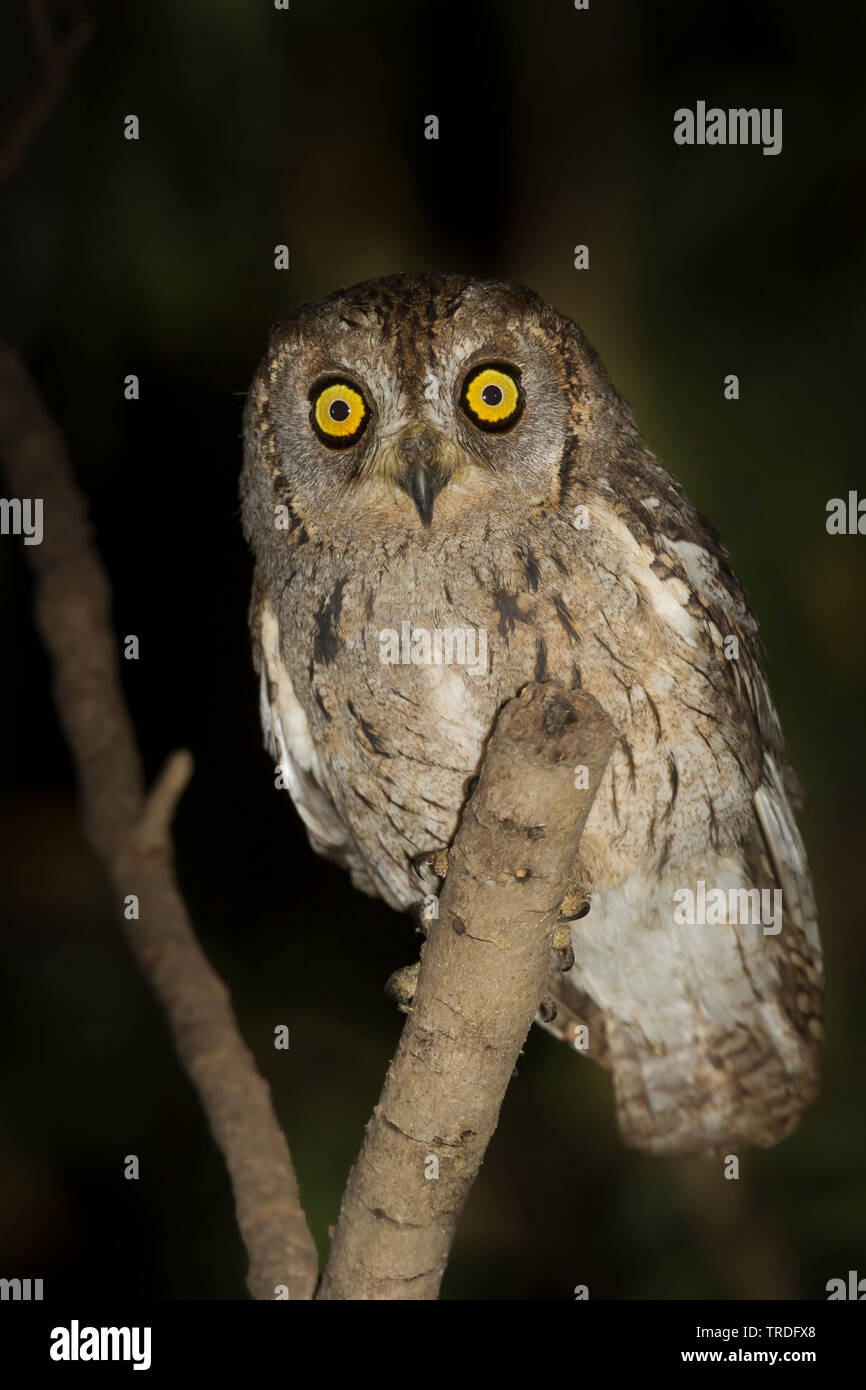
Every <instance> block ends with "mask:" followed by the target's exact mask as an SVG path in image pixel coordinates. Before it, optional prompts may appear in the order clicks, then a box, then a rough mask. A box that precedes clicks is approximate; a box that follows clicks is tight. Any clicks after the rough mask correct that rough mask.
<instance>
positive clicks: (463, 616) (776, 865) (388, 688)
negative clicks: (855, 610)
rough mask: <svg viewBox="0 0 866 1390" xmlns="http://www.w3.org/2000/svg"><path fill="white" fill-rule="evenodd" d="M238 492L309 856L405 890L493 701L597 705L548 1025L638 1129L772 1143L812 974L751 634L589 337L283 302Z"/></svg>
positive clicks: (484, 321)
mask: <svg viewBox="0 0 866 1390" xmlns="http://www.w3.org/2000/svg"><path fill="white" fill-rule="evenodd" d="M242 499H243V519H244V528H245V533H246V536H247V538H248V540H249V542H250V545H251V547H252V550H253V552H254V555H255V579H254V589H253V600H252V608H251V625H252V633H253V649H254V659H255V664H256V668H257V671H258V673H259V678H260V691H261V715H262V723H263V726H264V730H265V737H266V741H267V744H268V747H269V749H270V751H271V755H272V757H273V758H274V760H275V762H276V763H278V764H279V765H280V767H281V769H282V771H283V776H284V778H285V781H286V785H287V786H288V787H289V790H290V792H291V795H292V798H293V800H294V803H295V805H296V807H297V809H298V811H299V813H300V815H301V816H302V818H303V820H304V823H305V825H306V827H307V831H308V833H309V837H310V840H311V842H312V844H313V846H314V847H315V848H316V849H317V850H319V851H320V852H321V853H323V854H326V855H328V856H329V857H330V858H332V859H334V860H336V861H337V862H338V863H340V864H343V865H345V866H346V867H347V868H348V869H349V871H350V872H351V875H352V879H353V881H354V883H355V884H356V886H357V887H359V888H361V889H363V890H364V891H365V892H368V893H375V894H379V895H381V896H382V897H383V898H384V899H385V900H386V901H387V902H388V903H390V904H391V906H392V907H395V908H407V907H409V906H410V905H411V904H413V903H414V902H416V901H418V900H419V899H421V898H423V897H424V896H425V895H427V894H428V893H430V892H435V891H436V890H437V887H438V880H437V879H436V878H435V877H434V876H433V874H432V870H431V868H430V867H429V865H428V864H427V862H426V860H425V854H426V852H429V851H435V850H439V849H441V848H443V847H447V846H448V845H449V844H450V843H451V841H452V839H453V837H454V834H455V831H456V827H457V824H458V820H459V817H460V812H461V808H462V806H463V804H464V802H465V800H466V798H467V788H468V787H469V785H470V783H471V781H472V779H473V778H474V777H475V775H476V774H477V772H478V769H479V765H480V762H481V760H482V758H483V754H484V747H485V740H486V739H487V737H488V735H489V733H490V731H491V729H492V727H493V725H494V723H495V721H496V717H497V714H498V711H499V710H500V709H501V707H502V706H503V704H504V703H505V702H506V701H508V700H510V699H511V698H512V697H513V696H514V695H515V694H516V693H517V692H518V691H519V690H520V689H521V688H522V687H523V686H524V685H525V684H526V683H527V682H529V681H533V680H545V679H557V680H560V681H563V682H565V683H566V684H567V685H569V686H574V687H582V688H583V689H585V690H587V691H589V692H590V693H591V694H592V695H594V696H595V697H596V699H598V701H599V702H600V703H601V704H602V706H603V707H604V708H605V710H606V711H607V713H608V714H609V715H610V717H611V718H612V719H613V721H614V723H615V725H616V727H617V730H618V732H619V740H618V744H617V748H616V751H615V753H614V756H613V758H612V759H611V762H610V764H609V765H608V768H607V771H606V773H605V777H604V780H603V782H602V785H601V788H600V790H599V793H598V796H597V798H596V801H595V803H594V806H593V809H592V811H591V814H590V819H589V821H588V823H587V827H586V831H585V834H584V838H583V843H582V847H581V857H582V859H583V860H584V861H585V864H586V866H587V869H588V871H589V873H590V874H591V878H592V896H591V909H590V911H589V913H588V915H586V916H585V917H583V918H581V919H580V920H579V921H576V922H575V923H574V928H573V944H574V966H573V968H572V969H571V970H570V971H569V972H568V973H567V974H565V975H560V974H557V975H556V977H555V979H553V980H552V982H551V989H552V992H553V993H554V994H555V996H556V1001H557V1008H558V1012H557V1015H556V1017H555V1019H553V1020H552V1021H548V1022H545V1024H544V1026H545V1027H548V1028H549V1029H550V1031H552V1032H554V1033H556V1034H557V1035H558V1036H560V1037H562V1038H563V1039H565V1040H566V1041H568V1042H569V1043H571V1044H572V1045H574V1046H580V1047H583V1046H584V1043H585V1042H586V1039H587V1038H588V1046H587V1048H586V1050H588V1051H589V1053H590V1054H591V1055H592V1056H594V1057H595V1058H596V1059H597V1060H598V1061H600V1062H601V1063H602V1064H603V1065H605V1066H606V1067H608V1068H610V1070H611V1072H612V1075H613V1081H614V1089H615V1096H616V1104H617V1112H618V1117H619V1122H620V1126H621V1128H622V1131H623V1134H624V1137H625V1139H626V1140H627V1142H629V1143H632V1144H635V1145H638V1146H640V1147H642V1148H646V1149H649V1150H652V1151H653V1152H655V1153H663V1154H673V1153H684V1152H703V1153H717V1152H726V1151H727V1150H729V1149H736V1148H737V1146H738V1145H746V1144H761V1145H769V1144H772V1143H775V1142H776V1141H777V1140H779V1139H781V1138H782V1137H784V1136H785V1135H786V1134H788V1133H789V1132H790V1131H791V1130H792V1129H793V1128H794V1126H795V1125H796V1123H797V1120H798V1118H799V1116H800V1114H801V1112H802V1110H803V1109H804V1107H805V1106H806V1105H807V1104H808V1103H809V1101H810V1100H811V1099H812V1098H813V1097H814V1095H815V1093H816V1090H817V1084H818V1068H819V1059H820V1050H821V1037H822V1030H821V1022H820V1018H821V999H822V967H821V951H820V943H819V939H818V931H817V923H816V916H815V907H814V900H813V895H812V887H811V882H810V878H809V869H808V865H807V862H806V857H805V853H804V850H803V845H802V842H801V839H800V835H799V833H798V830H797V826H796V823H795V821H794V817H793V814H792V811H791V800H792V798H795V797H796V782H795V779H794V777H793V774H792V773H791V771H790V768H789V766H788V763H787V760H786V757H785V751H784V746H783V742H782V735H781V731H780V728H779V723H778V719H777V717H776V713H775V710H774V708H773V704H772V701H771V698H770V694H769V691H768V689H767V685H766V682H765V679H764V676H763V674H762V670H761V665H760V648H759V641H758V633H757V624H756V622H755V619H754V617H753V615H752V613H751V610H750V608H749V605H748V602H747V600H746V598H745V596H744V594H743V591H742V589H741V588H740V586H739V584H738V583H737V580H736V579H735V578H734V575H733V574H732V572H731V569H730V567H729V564H728V558H727V554H726V552H725V550H724V549H723V547H722V546H721V544H720V542H719V540H718V537H717V536H716V534H715V532H714V531H713V530H712V528H711V527H710V526H709V525H708V524H707V522H706V521H705V520H704V519H703V518H702V517H701V516H700V514H699V513H698V512H697V511H696V510H695V508H694V507H693V506H692V504H691V503H690V502H689V501H688V499H687V498H686V497H685V496H684V494H683V492H682V491H681V489H680V487H679V486H678V484H677V483H676V482H675V481H674V480H673V478H672V477H671V476H670V474H669V473H668V472H667V471H666V470H665V469H664V468H663V467H662V465H661V464H660V462H659V461H658V459H657V458H655V456H654V455H653V454H652V453H651V452H650V451H649V450H648V449H647V448H646V447H645V446H644V445H643V444H642V442H641V439H640V436H639V434H638V432H637V429H636V427H635V424H634V421H633V419H632V416H631V412H630V410H629V408H628V406H627V404H626V403H625V401H624V400H623V399H622V397H621V396H620V395H619V394H618V393H617V392H616V390H615V389H614V388H613V387H612V386H611V384H610V382H609V381H608V378H607V376H606V374H605V371H604V368H603V367H602V365H601V363H600V361H599V359H598V357H597V356H596V354H595V352H594V351H593V349H592V348H591V347H590V345H589V343H588V342H587V341H586V339H585V338H584V337H583V335H582V334H581V332H580V330H579V329H578V328H577V327H575V325H574V324H573V323H571V322H570V321H569V320H568V319H565V318H563V317H561V316H560V315H559V314H558V313H556V312H555V311H554V310H553V309H551V308H550V307H549V306H548V305H546V304H545V303H543V302H542V301H541V300H539V299H538V298H537V297H536V296H535V295H534V294H532V293H530V292H529V291H527V290H525V289H522V288H520V287H517V286H513V285H508V284H502V283H498V282H484V281H478V280H472V279H467V278H462V277H457V276H445V275H442V276H440V275H400V276H393V277H391V278H388V279H383V280H376V281H371V282H370V283H367V284H363V285H359V286H357V287H355V288H354V289H350V290H345V291H343V292H341V293H339V294H336V295H333V296H332V297H330V298H329V299H326V300H324V301H323V302H322V303H320V304H316V305H311V306H304V307H303V308H301V309H300V310H299V311H298V312H297V313H296V314H295V315H294V316H293V317H292V318H291V319H289V320H287V321H285V322H283V323H280V324H278V325H277V326H276V328H275V329H274V331H273V333H272V336H271V341H270V346H269V349H268V352H267V354H266V356H265V358H264V360H263V362H262V364H261V366H260V368H259V371H258V375H257V376H256V378H255V381H254V383H253V386H252V389H251V391H250V395H249V399H248V403H247V409H246V415H245V464H244V470H243V478H242ZM539 1021H541V1020H539Z"/></svg>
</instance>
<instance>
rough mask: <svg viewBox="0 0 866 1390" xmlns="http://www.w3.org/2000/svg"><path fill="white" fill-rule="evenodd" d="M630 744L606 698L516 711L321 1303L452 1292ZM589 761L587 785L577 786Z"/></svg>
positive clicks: (523, 700) (458, 850)
mask: <svg viewBox="0 0 866 1390" xmlns="http://www.w3.org/2000/svg"><path fill="white" fill-rule="evenodd" d="M615 740H616V731H615V729H614V727H613V725H612V723H611V721H610V720H609V718H608V717H607V715H606V714H605V713H604V711H603V710H602V709H601V706H600V705H599V704H598V703H597V701H596V700H594V699H593V698H592V696H590V695H586V694H583V693H582V692H574V691H570V692H569V691H566V690H565V688H564V687H562V686H560V685H558V684H556V683H555V682H549V683H545V684H543V685H532V686H528V687H527V688H526V689H525V690H524V691H523V692H522V694H521V695H520V696H518V697H517V698H516V699H515V700H512V701H511V702H510V704H508V705H507V706H506V707H505V709H504V711H503V713H502V715H501V717H500V719H499V722H498V724H497V727H496V730H495V731H494V734H493V736H492V739H491V741H490V744H489V747H488V752H487V756H486V758H485V760H484V764H483V767H482V770H481V774H480V778H479V782H478V785H477V787H476V789H475V792H474V794H473V796H472V799H471V801H470V802H469V804H468V806H467V809H466V812H465V814H464V818H463V823H462V825H461V828H460V831H459V833H458V835H457V838H456V840H455V842H454V846H453V848H452V850H451V854H450V859H449V867H448V874H447V877H446V879H445V885H444V888H443V891H442V894H441V897H440V901H439V916H438V920H437V921H436V923H435V924H434V926H433V929H432V931H431V933H430V939H429V940H428V941H427V942H426V943H425V945H424V947H423V949H422V958H421V970H420V974H419V977H418V985H417V990H416V993H415V998H414V1001H413V1005H412V1010H411V1013H410V1014H409V1017H408V1019H407V1022H406V1025H405V1027H404V1030H403V1033H402V1036H401V1038H400V1042H399V1045H398V1048H397V1053H396V1055H395V1057H394V1060H393V1061H392V1063H391V1066H390V1068H389V1070H388V1074H387V1076H386V1078H385V1084H384V1087H383V1090H382V1094H381V1096H380V1099H379V1103H378V1104H377V1105H376V1107H375V1109H374V1111H373V1116H372V1118H371V1120H370V1121H369V1122H368V1125H367V1130H366V1135H365V1138H364V1142H363V1145H362V1148H361V1152H360V1155H359V1157H358V1160H357V1162H356V1163H355V1166H354V1168H353V1169H352V1172H351V1174H350V1176H349V1181H348V1184H347V1187H346V1191H345V1194H344V1197H343V1203H342V1208H341V1212H340V1218H339V1222H338V1224H337V1227H336V1231H335V1233H334V1237H333V1242H332V1246H331V1253H330V1258H329V1260H328V1264H327V1268H326V1270H325V1273H324V1276H323V1279H322V1284H321V1286H320V1289H319V1293H318V1294H317V1297H318V1298H321V1299H325V1300H332V1299H349V1298H354V1299H413V1300H414V1299H435V1298H436V1297H437V1296H438V1292H439V1286H440V1283H441V1280H442V1275H443V1273H444V1270H445V1266H446V1263H447V1260H448V1254H449V1251H450V1248H451V1243H452V1240H453V1238H454V1233H455V1228H456V1224H457V1220H458V1217H459V1215H460V1212H461V1209H462V1207H463V1204H464V1202H465V1200H466V1197H467V1195H468V1193H469V1190H470V1188H471V1186H472V1183H473V1182H474V1180H475V1177H476V1175H477V1173H478V1170H479V1168H480V1166H481V1162H482V1159H483V1157H484V1153H485V1150H486V1148H487V1144H488V1142H489V1140H490V1138H491V1136H492V1134H493V1131H494V1129H495V1127H496V1123H497V1119H498V1116H499V1111H500V1107H501V1105H502V1100H503V1097H504V1095H505V1091H506V1088H507V1086H508V1082H509V1079H510V1077H511V1076H512V1073H513V1070H514V1065H515V1062H516V1061H517V1057H518V1054H519V1052H520V1049H521V1047H522V1045H523V1042H524V1040H525V1038H526V1034H527V1032H528V1030H529V1028H530V1026H531V1024H532V1020H533V1018H534V1016H535V1013H536V1010H537V1009H538V1006H539V1004H540V1003H541V1001H542V999H543V997H544V995H545V994H546V993H547V982H548V976H549V972H550V970H551V964H552V962H551V953H552V945H553V942H552V937H553V931H554V926H555V923H556V918H557V908H558V905H559V904H560V903H561V902H562V900H563V898H564V897H565V896H566V891H567V889H568V887H569V885H570V883H571V882H572V881H573V880H574V878H575V875H576V871H577V867H578V854H579V847H580V838H581V835H582V832H583V827H584V825H585V823H586V819H587V816H588V814H589V810H590V807H591V806H592V802H593V799H594V797H595V794H596V792H597V790H598V787H599V784H600V782H601V779H602V776H603V774H604V770H605V768H606V766H607V763H608V760H609V758H610V754H611V752H612V749H613V745H614V742H615ZM579 765H584V766H586V768H587V769H588V777H587V782H588V786H587V788H586V789H585V790H576V789H575V780H576V779H575V775H574V772H575V768H576V767H577V766H579ZM433 1159H435V1160H436V1161H437V1165H438V1176H437V1177H432V1178H431V1177H430V1176H429V1174H430V1172H431V1171H433V1170H434V1165H433V1164H432V1162H431V1160H433Z"/></svg>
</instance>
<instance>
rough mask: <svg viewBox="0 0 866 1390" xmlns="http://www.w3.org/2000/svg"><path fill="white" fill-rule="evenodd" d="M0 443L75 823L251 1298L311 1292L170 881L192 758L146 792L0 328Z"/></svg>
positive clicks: (48, 441)
mask: <svg viewBox="0 0 866 1390" xmlns="http://www.w3.org/2000/svg"><path fill="white" fill-rule="evenodd" d="M0 455H2V457H3V459H4V462H5V465H6V473H7V477H8V479H9V482H10V485H11V490H12V493H13V495H17V496H19V497H22V498H24V497H27V498H33V499H35V498H41V499H42V502H43V517H44V538H43V540H42V543H41V544H40V545H31V546H27V547H26V548H25V554H26V555H27V558H28V560H29V561H30V564H31V566H32V568H33V571H34V574H35V576H36V581H37V589H36V614H37V622H38V625H39V628H40V630H41V633H42V637H43V640H44V642H45V645H46V647H47V648H48V651H49V654H50V656H51V658H52V664H53V669H54V678H55V699H56V702H57V706H58V710H59V713H60V718H61V722H62V724H63V727H64V730H65V733H66V737H67V741H68V743H69V746H70V748H71V750H72V755H73V758H74V761H75V764H76V767H77V771H78V776H79V779H80V782H81V795H82V803H83V807H84V815H85V824H86V828H87V832H88V835H89V838H90V840H91V843H92V844H93V846H94V848H95V850H96V852H97V854H98V855H99V857H100V859H101V860H102V862H103V864H104V866H105V868H106V870H107V872H108V874H109V876H110V878H111V880H112V882H113V884H114V887H115V890H116V893H117V897H118V903H119V904H122V903H123V902H124V900H125V899H127V898H128V897H130V896H131V895H134V896H135V897H136V898H137V899H138V903H139V913H140V915H139V917H138V919H136V918H134V917H133V918H132V919H127V917H126V916H125V915H124V916H123V917H122V925H123V929H124V932H125V934H126V937H127V940H128V941H129V944H130V946H131V948H132V951H133V954H134V956H135V958H136V960H137V962H138V964H139V966H140V968H141V970H142V971H143V973H144V974H145V975H146V977H147V978H148V980H149V981H150V983H151V985H152V987H153V989H154V991H155V993H156V995H157V998H158V999H159V1000H160V1003H161V1004H162V1006H163V1008H164V1010H165V1013H166V1015H167V1018H168V1023H169V1027H170V1029H171V1032H172V1035H173V1037H174V1041H175V1044H176V1047H177V1049H178V1052H179V1054H180V1057H181V1060H182V1062H183V1065H184V1067H185V1069H186V1072H187V1074H188V1076H189V1077H190V1080H191V1081H192V1083H193V1085H194V1086H195V1087H196V1090H197V1091H198V1094H199V1098H200V1100H201V1103H202V1106H203V1108H204V1111H205V1115H206V1117H207V1121H208V1124H209V1126H210V1129H211V1132H212V1134H213V1136H214V1139H215V1140H216V1142H217V1144H218V1145H219V1147H220V1149H221V1151H222V1153H223V1156H224V1158H225V1161H226V1165H227V1167H228V1170H229V1174H230V1177H231V1180H232V1186H233V1189H234V1196H235V1204H236V1208H237V1217H238V1224H239V1226H240V1230H241V1235H242V1236H243V1239H244V1243H245V1245H246V1248H247V1252H248V1255H249V1259H250V1268H249V1274H248V1284H249V1288H250V1291H251V1293H252V1294H253V1296H254V1297H255V1298H261V1299H269V1298H270V1299H272V1298H273V1297H274V1296H275V1290H276V1288H277V1287H278V1286H280V1285H285V1286H286V1287H287V1288H288V1290H289V1295H290V1297H291V1298H293V1299H296V1298H301V1299H308V1298H310V1297H312V1293H313V1289H314V1287H315V1284H316V1279H317V1275H318V1259H317V1255H316V1248H315V1245H314V1243H313V1239H312V1236H311V1235H310V1232H309V1229H308V1227H307V1223H306V1219H305V1217H304V1213H303V1209H302V1207H301V1203H300V1196H299V1193H298V1185H297V1180H296V1178H295V1173H294V1169H293V1167H292V1162H291V1158H290V1156H289V1151H288V1148H287V1146H286V1141H285V1138H284V1136H283V1134H282V1131H281V1130H280V1127H279V1125H278V1123H277V1120H276V1117H275V1115H274V1113H273V1108H272V1105H271V1100H270V1094H269V1091H268V1087H267V1085H266V1083H265V1082H264V1081H263V1079H262V1078H261V1076H260V1075H259V1073H258V1071H257V1069H256V1065H255V1061H254V1059H253V1056H252V1054H251V1053H250V1051H249V1049H248V1048H247V1047H246V1045H245V1044H244V1042H243V1040H242V1038H241V1036H240V1034H239V1032H238V1027H237V1023H236V1020H235V1017H234V1014H233V1012H232V1008H231V1004H230V1001H229V996H228V992H227V990H226V988H225V986H224V985H223V983H222V981H221V980H220V979H219V977H218V976H217V974H216V973H215V971H214V970H213V969H212V967H211V966H210V964H209V963H208V961H207V958H206V957H205V955H204V953H203V952H202V950H201V948H200V946H199V945H198V943H197V941H196V939H195V936H194V933H193V930H192V927H191V925H190V921H189V916H188V914H187V910H186V907H185V904H184V902H183V900H182V898H181V896H180V893H179V891H178V888H177V884H176V881H175V876H174V871H173V866H172V856H171V844H170V838H169V822H170V820H171V816H172V813H173V811H174V807H175V805H176V803H177V800H178V797H179V796H180V795H181V793H182V792H183V789H184V787H185V785H186V783H187V781H188V779H189V776H190V774H191V771H192V760H191V758H190V755H189V754H188V753H186V752H179V753H175V754H173V755H172V757H171V758H170V759H169V762H168V764H167V765H166V768H165V770H164V772H163V774H162V776H161V777H160V778H159V779H158V781H157V783H156V785H155V787H154V789H153V790H152V792H151V793H150V796H149V797H146V796H145V791H144V780H143V775H142V771H141V759H140V755H139V751H138V747H137V743H136V739H135V732H134V729H133V725H132V721H131V718H130V715H129V711H128V709H127V707H126V703H125V701H124V698H123V693H122V691H121V686H120V680H119V674H118V641H117V638H116V636H115V634H114V633H113V631H112V628H111V619H110V610H111V590H110V586H109V582H108V578H107V575H106V573H105V570H104V568H103V566H102V562H101V560H100V558H99V555H98V553H97V551H96V549H95V547H94V545H93V542H92V538H91V528H90V523H89V521H88V518H87V512H86V507H85V503H84V499H83V497H82V495H81V493H80V491H79V490H78V487H77V486H76V483H75V481H74V478H73V475H72V470H71V467H70V465H69V461H68V458H67V456H66V448H65V444H64V441H63V438H62V436H61V434H60V433H59V431H58V430H57V428H56V427H55V426H54V424H53V423H52V421H51V419H50V418H49V416H48V415H47V412H46V410H45V407H44V405H43V403H42V401H41V400H40V398H39V396H38V395H37V392H36V390H35V388H34V386H33V383H32V382H31V380H30V377H29V376H28V373H27V371H26V368H25V367H24V365H23V363H22V362H21V361H20V359H19V358H18V356H17V355H16V354H15V353H14V352H13V351H12V349H11V348H9V347H8V346H6V345H5V344H0Z"/></svg>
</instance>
